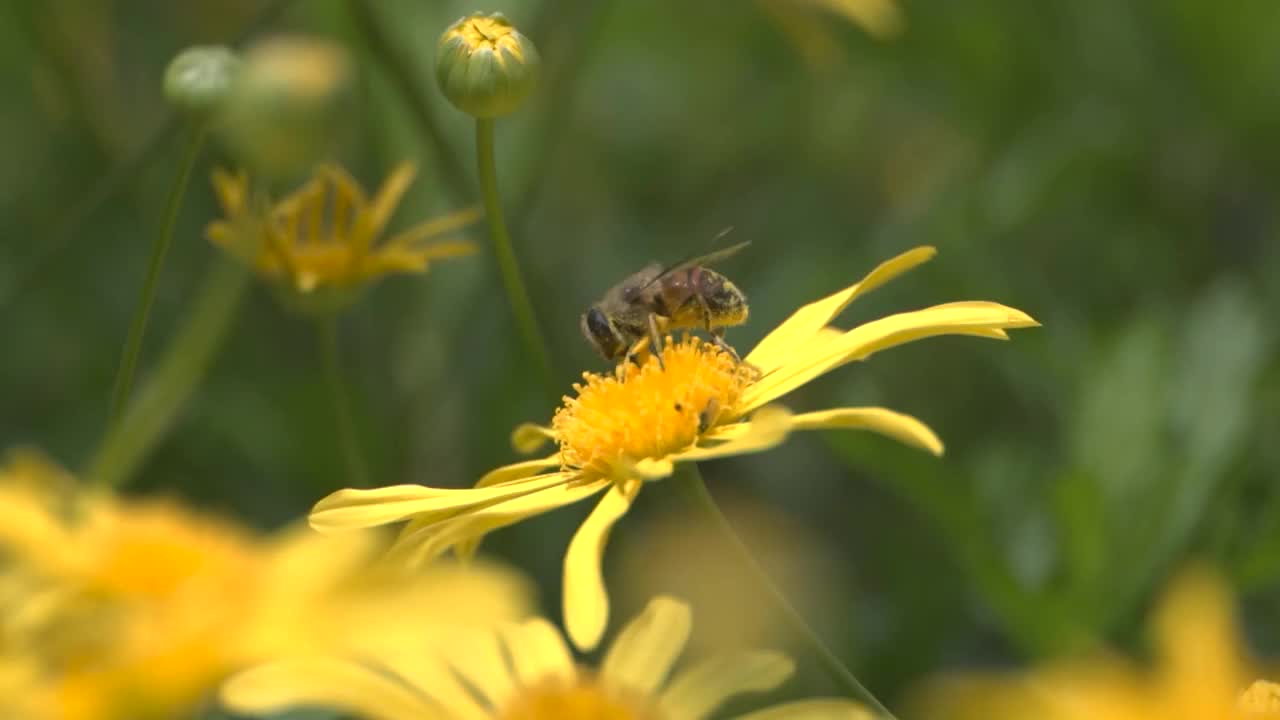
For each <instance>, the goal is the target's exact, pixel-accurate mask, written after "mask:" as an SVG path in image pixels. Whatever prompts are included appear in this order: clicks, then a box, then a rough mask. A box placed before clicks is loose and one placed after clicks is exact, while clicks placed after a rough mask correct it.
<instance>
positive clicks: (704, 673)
mask: <svg viewBox="0 0 1280 720" xmlns="http://www.w3.org/2000/svg"><path fill="white" fill-rule="evenodd" d="M795 668H796V665H795V663H794V662H792V661H791V658H788V657H787V656H786V655H783V654H782V653H778V652H771V651H767V650H756V651H749V652H741V653H733V654H730V655H722V656H719V657H710V658H707V659H705V660H702V661H700V662H698V663H697V664H696V665H692V666H690V667H688V668H686V669H684V670H682V671H680V672H679V673H678V674H677V675H676V676H675V678H673V679H672V680H671V684H670V685H669V686H668V687H667V689H666V690H665V691H664V692H663V693H662V698H661V699H660V700H659V703H660V706H661V708H662V712H663V715H664V716H665V717H673V718H674V717H678V718H689V719H690V720H696V719H697V718H703V717H706V716H708V715H710V714H711V713H713V712H715V710H716V708H718V707H720V705H721V704H722V703H724V701H725V700H728V699H729V698H731V697H733V696H734V695H739V694H741V693H747V692H765V691H767V690H772V689H774V688H776V687H778V686H779V685H781V684H782V683H783V681H785V680H786V679H787V678H789V677H791V673H793V672H795Z"/></svg>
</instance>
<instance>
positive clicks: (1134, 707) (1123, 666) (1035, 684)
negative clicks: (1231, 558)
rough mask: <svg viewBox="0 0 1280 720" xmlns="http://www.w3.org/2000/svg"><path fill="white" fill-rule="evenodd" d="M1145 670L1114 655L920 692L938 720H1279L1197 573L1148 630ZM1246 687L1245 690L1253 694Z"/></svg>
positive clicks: (1203, 574)
mask: <svg viewBox="0 0 1280 720" xmlns="http://www.w3.org/2000/svg"><path fill="white" fill-rule="evenodd" d="M1151 631H1152V633H1151V634H1152V640H1153V647H1152V650H1153V663H1152V664H1151V666H1150V667H1145V666H1140V665H1138V664H1136V663H1133V662H1131V661H1128V660H1126V659H1123V658H1119V657H1116V656H1113V655H1101V656H1094V657H1087V658H1082V659H1077V660H1071V661H1065V662H1060V663H1057V664H1054V665H1051V666H1049V667H1047V668H1044V669H1041V670H1038V671H1033V672H1030V673H1028V674H1026V675H1024V676H1021V677H1009V676H1003V677H1002V676H997V675H990V676H972V675H969V676H964V675H961V676H957V677H953V678H949V679H944V680H941V681H938V682H936V683H935V684H933V685H932V686H931V687H930V688H928V689H926V690H925V691H924V692H923V693H922V697H921V701H920V713H919V716H920V717H928V718H937V719H938V720H978V719H979V718H982V719H983V720H1023V718H1038V719H1039V720H1261V719H1263V718H1270V719H1271V720H1277V719H1280V702H1278V699H1280V693H1277V689H1278V688H1277V686H1276V685H1274V684H1272V683H1268V682H1263V681H1257V682H1255V679H1256V678H1257V677H1258V674H1257V671H1256V670H1255V669H1253V667H1252V664H1251V663H1250V662H1249V660H1248V658H1247V657H1246V653H1245V651H1244V648H1243V644H1242V642H1241V638H1240V635H1239V631H1238V628H1237V627H1236V623H1235V618H1234V616H1233V614H1232V608H1231V601H1230V598H1229V596H1228V594H1227V592H1226V590H1225V588H1224V587H1223V586H1222V585H1221V583H1220V582H1219V580H1218V578H1217V577H1216V576H1214V575H1213V574H1211V573H1209V572H1208V571H1206V570H1204V569H1193V570H1190V571H1188V572H1185V573H1183V574H1182V575H1181V576H1180V577H1178V578H1177V579H1176V580H1175V582H1174V583H1173V585H1172V587H1171V588H1170V590H1169V591H1168V593H1167V594H1166V595H1165V597H1164V600H1163V601H1162V602H1161V604H1160V606H1159V607H1158V608H1157V609H1156V611H1155V613H1154V615H1153V617H1152V622H1151ZM1251 684H1252V685H1251Z"/></svg>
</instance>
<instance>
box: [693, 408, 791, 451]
mask: <svg viewBox="0 0 1280 720" xmlns="http://www.w3.org/2000/svg"><path fill="white" fill-rule="evenodd" d="M791 418H792V416H791V412H790V411H788V410H787V409H786V408H783V407H778V406H770V407H763V408H760V409H759V410H757V411H756V413H755V414H754V415H753V416H752V417H751V419H750V420H747V421H744V422H740V423H735V424H734V425H733V426H730V427H734V428H736V429H737V431H736V432H732V431H731V432H729V433H726V435H727V436H729V437H730V439H729V440H728V441H727V442H723V443H720V444H719V445H712V446H710V447H693V448H689V449H688V450H682V451H680V452H678V453H676V454H674V455H672V456H671V457H672V459H673V460H675V461H676V462H701V461H703V460H714V459H715V458H722V457H731V456H734V455H746V454H748V453H755V452H762V451H764V450H768V449H770V448H772V447H776V446H778V445H780V444H781V443H782V441H784V440H786V439H787V435H788V433H790V431H791Z"/></svg>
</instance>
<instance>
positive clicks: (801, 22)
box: [757, 0, 906, 68]
mask: <svg viewBox="0 0 1280 720" xmlns="http://www.w3.org/2000/svg"><path fill="white" fill-rule="evenodd" d="M757 2H758V3H759V5H760V8H761V9H762V10H763V11H764V12H766V13H768V15H769V16H770V17H771V18H772V19H773V20H774V22H776V23H777V24H778V27H779V28H780V29H781V30H782V31H783V33H785V34H786V36H787V38H788V39H790V40H791V42H792V44H793V45H795V47H796V48H797V49H798V50H799V51H800V53H801V54H802V55H804V57H805V59H806V60H807V61H808V62H809V64H810V65H812V66H814V67H818V68H822V67H826V66H828V65H830V64H831V63H832V62H834V61H835V59H836V58H837V56H838V50H839V40H838V36H837V34H836V32H834V29H833V28H832V26H831V22H830V19H829V17H828V16H835V17H837V18H839V19H841V20H845V21H847V22H849V23H850V24H853V25H856V26H858V27H860V28H862V30H863V31H865V32H866V33H867V34H868V35H871V36H872V37H874V38H876V39H878V40H889V39H892V38H895V37H897V36H898V35H900V34H901V33H902V30H903V27H904V26H905V25H906V19H905V18H904V17H903V14H902V9H901V8H899V7H898V3H897V0H757Z"/></svg>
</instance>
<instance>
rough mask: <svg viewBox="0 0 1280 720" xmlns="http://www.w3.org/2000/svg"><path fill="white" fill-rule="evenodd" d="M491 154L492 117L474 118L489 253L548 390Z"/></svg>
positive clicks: (540, 343)
mask: <svg viewBox="0 0 1280 720" xmlns="http://www.w3.org/2000/svg"><path fill="white" fill-rule="evenodd" d="M493 155H494V153H493V119H492V118H476V162H477V164H478V165H479V170H480V193H481V197H482V199H483V202H484V215H485V219H486V220H487V221H488V223H489V237H490V239H491V240H492V241H493V254H494V256H495V257H496V258H497V260H498V270H499V271H500V272H501V274H502V284H503V287H504V288H505V289H506V292H507V301H508V302H509V303H510V304H511V312H512V313H513V314H514V315H515V318H516V325H518V326H519V328H520V335H521V337H522V338H523V340H524V344H525V347H526V348H527V349H528V351H529V354H530V355H531V356H532V359H533V361H534V363H536V364H537V366H538V370H539V372H540V373H541V375H542V378H543V380H544V382H545V383H546V386H547V388H548V390H553V385H552V375H551V360H550V355H549V354H548V352H547V344H546V342H545V341H544V340H543V335H542V331H541V330H539V329H538V319H537V317H535V316H534V313H533V303H532V302H531V301H530V300H529V291H528V290H527V289H526V288H525V284H524V279H523V278H522V277H521V276H520V264H519V263H518V262H517V261H516V254H515V251H514V250H513V249H512V247H511V236H510V235H509V234H508V233H507V223H506V221H505V220H504V219H503V216H502V203H501V201H500V200H499V198H498V171H497V165H496V164H495V162H494V157H493ZM553 394H554V392H553Z"/></svg>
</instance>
